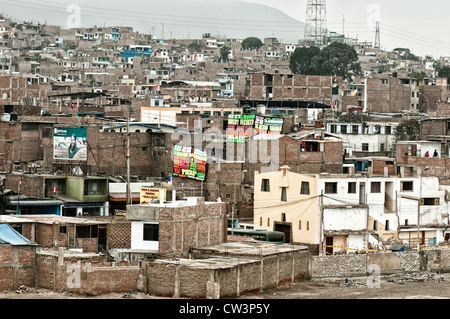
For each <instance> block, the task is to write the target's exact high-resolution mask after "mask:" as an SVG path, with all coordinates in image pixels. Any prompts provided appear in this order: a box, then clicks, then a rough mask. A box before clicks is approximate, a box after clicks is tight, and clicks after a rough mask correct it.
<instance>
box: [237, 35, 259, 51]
mask: <svg viewBox="0 0 450 319" xmlns="http://www.w3.org/2000/svg"><path fill="white" fill-rule="evenodd" d="M241 46H242V48H243V49H244V50H258V49H259V48H260V47H262V46H263V43H262V41H261V40H260V39H259V38H256V37H248V38H245V39H244V40H242V43H241Z"/></svg>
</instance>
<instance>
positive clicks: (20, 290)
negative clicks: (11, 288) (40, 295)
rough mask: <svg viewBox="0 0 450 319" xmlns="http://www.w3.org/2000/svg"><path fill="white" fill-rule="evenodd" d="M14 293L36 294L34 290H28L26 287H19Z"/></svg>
mask: <svg viewBox="0 0 450 319" xmlns="http://www.w3.org/2000/svg"><path fill="white" fill-rule="evenodd" d="M16 293H17V294H35V293H36V289H34V288H29V287H26V286H24V285H21V286H20V287H19V289H17V290H16Z"/></svg>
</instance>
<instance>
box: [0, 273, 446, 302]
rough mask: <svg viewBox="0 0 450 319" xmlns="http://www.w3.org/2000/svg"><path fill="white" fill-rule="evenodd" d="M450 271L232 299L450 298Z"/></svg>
mask: <svg viewBox="0 0 450 319" xmlns="http://www.w3.org/2000/svg"><path fill="white" fill-rule="evenodd" d="M449 298H450V274H436V273H411V274H395V275H386V276H381V277H380V278H379V280H378V281H372V282H370V281H368V278H367V277H358V278H348V279H347V280H346V278H328V279H312V280H309V281H304V282H297V283H294V284H291V285H285V286H281V287H278V288H272V289H267V290H264V291H262V292H256V293H252V294H244V295H241V296H239V297H235V298H232V299H236V300H245V299H267V300H270V299H449ZM0 299H168V298H162V297H157V296H151V295H148V294H144V293H133V292H132V293H131V294H130V293H117V294H108V295H101V296H80V295H77V294H69V293H58V292H53V291H50V290H45V289H34V288H28V287H21V288H19V289H18V290H16V291H10V292H2V293H0Z"/></svg>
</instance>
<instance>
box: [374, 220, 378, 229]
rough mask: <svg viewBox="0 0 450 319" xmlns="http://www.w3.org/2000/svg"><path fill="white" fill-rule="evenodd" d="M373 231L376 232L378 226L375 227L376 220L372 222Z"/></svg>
mask: <svg viewBox="0 0 450 319" xmlns="http://www.w3.org/2000/svg"><path fill="white" fill-rule="evenodd" d="M373 230H378V225H377V221H376V220H374V221H373Z"/></svg>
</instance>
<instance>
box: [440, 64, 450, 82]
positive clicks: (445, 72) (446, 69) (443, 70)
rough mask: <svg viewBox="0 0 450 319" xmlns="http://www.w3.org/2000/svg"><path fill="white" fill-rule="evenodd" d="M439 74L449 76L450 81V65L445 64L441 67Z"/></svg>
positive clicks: (443, 76)
mask: <svg viewBox="0 0 450 319" xmlns="http://www.w3.org/2000/svg"><path fill="white" fill-rule="evenodd" d="M438 75H439V77H440V78H447V79H448V80H449V81H450V67H449V66H443V67H441V68H440V69H439V71H438Z"/></svg>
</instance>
